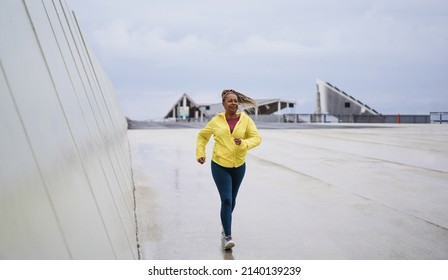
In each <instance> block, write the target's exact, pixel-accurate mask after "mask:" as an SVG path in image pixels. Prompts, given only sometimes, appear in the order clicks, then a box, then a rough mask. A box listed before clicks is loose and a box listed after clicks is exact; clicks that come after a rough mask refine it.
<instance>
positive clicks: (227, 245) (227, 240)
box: [222, 236, 235, 250]
mask: <svg viewBox="0 0 448 280" xmlns="http://www.w3.org/2000/svg"><path fill="white" fill-rule="evenodd" d="M222 242H223V247H224V249H225V250H229V249H232V248H233V247H235V242H233V240H232V237H231V236H226V237H223V238H222Z"/></svg>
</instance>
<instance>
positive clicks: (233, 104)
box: [222, 93, 238, 115]
mask: <svg viewBox="0 0 448 280" xmlns="http://www.w3.org/2000/svg"><path fill="white" fill-rule="evenodd" d="M222 105H224V109H225V110H226V113H227V114H230V115H233V114H236V112H238V97H237V96H236V94H233V93H229V94H227V95H226V96H225V97H224V101H223V102H222Z"/></svg>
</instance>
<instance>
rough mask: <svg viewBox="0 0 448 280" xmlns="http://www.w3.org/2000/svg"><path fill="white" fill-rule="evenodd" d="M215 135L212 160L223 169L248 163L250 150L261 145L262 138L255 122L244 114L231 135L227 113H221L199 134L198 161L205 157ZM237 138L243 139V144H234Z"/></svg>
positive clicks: (241, 114)
mask: <svg viewBox="0 0 448 280" xmlns="http://www.w3.org/2000/svg"><path fill="white" fill-rule="evenodd" d="M212 134H213V135H214V139H215V145H214V146H213V155H212V160H213V161H214V162H215V163H217V164H219V165H221V166H223V167H239V166H241V165H243V164H244V162H245V161H246V153H247V151H248V150H250V149H252V148H254V147H256V146H258V145H260V143H261V137H260V134H259V133H258V130H257V127H256V126H255V123H254V121H253V120H252V119H251V118H250V117H249V116H248V115H246V114H245V113H244V112H241V113H240V119H239V120H238V122H237V123H236V125H235V128H234V129H233V133H230V128H229V124H228V123H227V120H226V116H225V113H224V112H222V113H219V114H218V115H216V116H215V117H213V118H212V119H211V120H210V121H209V122H208V124H207V125H206V126H205V127H204V128H203V129H201V131H199V133H198V138H197V142H196V160H198V159H199V158H201V157H205V146H206V145H207V143H208V141H209V139H210V136H211V135H212ZM235 138H241V140H242V141H241V144H240V145H237V144H235V142H234V139H235Z"/></svg>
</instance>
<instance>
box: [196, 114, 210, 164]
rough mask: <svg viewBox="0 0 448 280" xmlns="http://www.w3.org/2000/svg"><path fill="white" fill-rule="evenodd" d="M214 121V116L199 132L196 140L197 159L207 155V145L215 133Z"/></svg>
mask: <svg viewBox="0 0 448 280" xmlns="http://www.w3.org/2000/svg"><path fill="white" fill-rule="evenodd" d="M213 122H214V118H213V119H212V120H210V121H209V122H208V123H207V125H206V126H205V127H204V128H203V129H201V130H200V131H199V133H198V137H197V140H196V160H198V159H199V158H201V157H205V146H207V143H208V141H209V140H210V137H211V136H212V134H213Z"/></svg>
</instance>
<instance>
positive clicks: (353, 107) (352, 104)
mask: <svg viewBox="0 0 448 280" xmlns="http://www.w3.org/2000/svg"><path fill="white" fill-rule="evenodd" d="M316 85H317V95H316V112H315V113H316V114H317V115H319V114H329V115H333V116H336V117H341V118H347V117H349V116H353V115H366V116H368V115H371V116H377V115H380V113H378V112H377V111H376V110H374V109H372V108H371V107H369V106H368V105H367V104H364V103H363V102H361V101H359V100H358V99H356V98H354V97H353V96H351V95H349V94H347V93H345V92H344V91H342V90H340V89H339V88H337V87H335V86H333V85H332V84H330V83H328V82H324V81H321V80H319V79H316Z"/></svg>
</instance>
